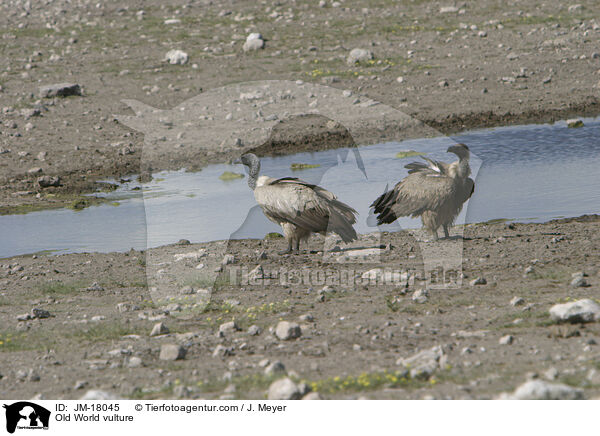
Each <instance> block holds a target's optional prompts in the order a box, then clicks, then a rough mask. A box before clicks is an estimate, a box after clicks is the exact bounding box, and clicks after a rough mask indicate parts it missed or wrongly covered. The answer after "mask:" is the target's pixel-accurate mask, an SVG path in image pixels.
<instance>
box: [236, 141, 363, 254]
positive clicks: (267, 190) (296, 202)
mask: <svg viewBox="0 0 600 436" xmlns="http://www.w3.org/2000/svg"><path fill="white" fill-rule="evenodd" d="M240 162H241V163H243V164H244V165H246V166H247V167H248V186H250V189H252V190H253V191H254V198H256V202H257V203H258V204H259V205H260V207H261V208H262V210H263V212H264V214H265V216H266V217H267V218H268V219H270V220H271V221H273V222H274V223H276V224H279V225H280V226H281V227H282V229H283V234H284V235H285V238H286V240H287V242H288V249H287V251H284V252H283V253H290V252H292V248H293V249H294V250H295V251H299V249H300V241H301V240H306V239H308V237H309V236H310V235H311V233H320V234H323V235H324V234H326V233H329V232H333V233H337V234H338V235H339V236H340V237H341V238H342V240H343V241H344V242H350V241H353V240H354V239H356V237H357V235H356V231H355V230H354V228H353V227H352V225H353V224H354V223H356V216H355V214H356V213H357V212H356V211H355V210H354V209H352V208H351V207H350V206H348V205H347V204H344V203H342V202H341V201H339V200H338V199H337V197H336V196H335V195H333V194H332V193H331V192H329V191H327V190H326V189H323V188H321V187H320V186H317V185H313V184H311V183H308V182H305V181H302V180H300V179H296V178H293V177H283V178H281V179H273V178H271V177H267V176H260V177H259V176H258V174H259V172H260V160H259V159H258V157H257V156H256V155H254V154H252V153H248V154H244V155H243V156H242V157H241V159H240ZM283 253H282V254H283Z"/></svg>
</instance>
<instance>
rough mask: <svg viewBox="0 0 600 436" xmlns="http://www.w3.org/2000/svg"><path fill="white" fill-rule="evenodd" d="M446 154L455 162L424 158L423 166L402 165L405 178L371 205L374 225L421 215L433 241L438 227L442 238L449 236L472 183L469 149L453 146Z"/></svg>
mask: <svg viewBox="0 0 600 436" xmlns="http://www.w3.org/2000/svg"><path fill="white" fill-rule="evenodd" d="M447 152H448V153H454V154H455V155H457V156H458V160H457V161H456V162H452V163H450V164H448V163H445V162H440V161H436V160H432V159H429V158H427V157H423V159H424V160H425V162H426V163H422V162H413V163H410V164H408V165H406V166H405V168H407V169H408V170H409V171H408V176H406V177H405V178H404V179H402V180H401V181H400V182H399V183H398V184H397V185H396V186H395V187H394V189H392V190H391V191H387V188H386V191H387V192H384V193H383V195H381V196H379V197H378V198H377V199H376V200H375V201H374V202H373V204H371V207H372V208H374V212H375V214H376V216H377V224H379V225H381V224H389V223H392V222H394V221H395V220H396V219H397V218H398V217H401V216H409V215H410V216H411V217H413V218H415V217H417V216H421V219H422V221H423V226H424V227H425V228H427V229H428V230H429V231H430V232H431V233H432V234H433V238H434V239H435V240H436V241H437V239H438V233H437V231H438V228H439V227H440V226H441V227H443V229H444V236H445V237H446V238H449V237H450V235H449V233H448V226H450V225H451V224H452V223H453V222H454V220H455V219H456V217H457V216H458V214H459V213H460V211H461V209H462V207H463V203H464V202H466V201H467V200H468V199H469V198H470V197H471V195H472V194H473V191H474V190H475V183H474V182H473V179H471V178H470V177H469V176H470V175H471V168H470V167H469V156H470V153H469V147H467V146H466V145H465V144H456V145H453V146H451V147H449V148H448V150H447Z"/></svg>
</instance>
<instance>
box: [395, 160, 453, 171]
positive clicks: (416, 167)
mask: <svg viewBox="0 0 600 436" xmlns="http://www.w3.org/2000/svg"><path fill="white" fill-rule="evenodd" d="M421 158H422V159H423V160H425V161H426V162H427V163H423V162H411V163H409V164H408V165H405V166H404V168H406V169H407V170H408V174H413V173H418V172H422V171H424V172H427V173H430V174H442V175H447V174H448V167H449V166H450V164H447V163H446V162H442V161H438V160H433V159H429V158H428V157H425V156H421Z"/></svg>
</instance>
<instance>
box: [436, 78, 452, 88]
mask: <svg viewBox="0 0 600 436" xmlns="http://www.w3.org/2000/svg"><path fill="white" fill-rule="evenodd" d="M438 85H439V86H440V87H441V88H446V87H447V86H448V85H449V84H448V81H447V80H442V81H440V82H439V83H438Z"/></svg>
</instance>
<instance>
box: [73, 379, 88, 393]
mask: <svg viewBox="0 0 600 436" xmlns="http://www.w3.org/2000/svg"><path fill="white" fill-rule="evenodd" d="M88 384H89V383H88V382H87V381H85V380H77V381H76V382H75V386H73V389H74V390H76V391H79V390H81V389H84V388H85V387H87V385H88Z"/></svg>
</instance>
